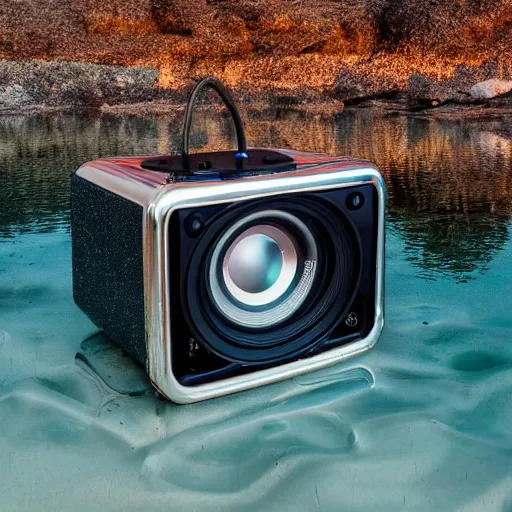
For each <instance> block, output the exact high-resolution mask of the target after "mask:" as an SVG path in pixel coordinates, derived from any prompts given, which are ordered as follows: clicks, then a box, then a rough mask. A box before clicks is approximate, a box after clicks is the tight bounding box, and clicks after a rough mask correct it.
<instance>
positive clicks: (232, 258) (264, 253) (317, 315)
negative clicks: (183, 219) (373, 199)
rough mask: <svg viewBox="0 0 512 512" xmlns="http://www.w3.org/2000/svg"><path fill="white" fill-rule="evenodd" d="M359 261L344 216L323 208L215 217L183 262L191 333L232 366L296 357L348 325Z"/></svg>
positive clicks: (249, 208)
mask: <svg viewBox="0 0 512 512" xmlns="http://www.w3.org/2000/svg"><path fill="white" fill-rule="evenodd" d="M360 254H361V251H360V240H359V238H358V237H357V235H356V234H355V231H354V229H353V227H352V226H351V224H350V221H349V219H348V218H347V217H346V216H345V215H344V214H343V213H342V212H341V211H340V210H339V209H338V208H335V207H333V206H332V205H331V203H329V202H327V201H322V200H319V199H316V198H312V197H310V196H300V198H299V197H293V198H282V199H279V200H270V199H269V200H261V201H257V202H254V203H252V204H249V205H235V206H233V207H232V208H229V209H227V210H226V211H224V212H222V213H219V214H218V215H217V216H215V217H213V218H212V220H211V221H210V223H209V225H208V227H207V228H206V230H205V232H204V233H203V235H202V236H201V237H200V238H199V240H198V242H197V245H196V246H195V249H194V251H193V253H192V257H191V259H190V260H189V265H188V273H187V277H186V279H187V286H186V294H185V295H184V296H183V299H184V303H185V304H186V305H187V307H186V309H185V310H184V311H185V312H186V315H187V317H188V319H189V321H188V323H189V328H190V330H191V331H192V333H193V334H194V336H195V338H196V339H197V341H198V342H199V343H201V344H202V345H204V346H205V348H207V349H208V350H209V351H211V352H213V353H215V354H217V355H219V356H220V357H222V358H224V359H226V360H228V361H233V362H237V363H241V364H244V365H258V364H260V365H261V364H270V363H273V362H276V361H280V360H283V359H286V358H296V357H298V354H300V353H302V352H305V351H308V350H311V349H312V348H313V347H314V346H315V345H316V344H318V343H321V342H322V341H323V340H324V339H325V337H326V336H328V334H329V332H331V331H332V330H333V329H334V328H335V326H336V325H337V324H338V323H339V322H341V321H343V320H344V317H345V315H346V313H347V310H348V308H349V307H350V305H351V302H352V300H353V298H354V293H355V290H356V289H357V282H358V281H359V277H360V273H361V259H360Z"/></svg>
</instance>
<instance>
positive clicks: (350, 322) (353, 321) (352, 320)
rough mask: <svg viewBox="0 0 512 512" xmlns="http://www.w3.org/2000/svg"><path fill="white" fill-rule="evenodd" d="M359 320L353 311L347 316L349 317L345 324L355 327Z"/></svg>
mask: <svg viewBox="0 0 512 512" xmlns="http://www.w3.org/2000/svg"><path fill="white" fill-rule="evenodd" d="M358 322H359V319H358V318H357V315H356V314H355V313H354V312H353V311H352V312H351V313H349V315H348V316H347V319H346V320H345V325H347V326H348V327H355V326H356V325H357V324H358Z"/></svg>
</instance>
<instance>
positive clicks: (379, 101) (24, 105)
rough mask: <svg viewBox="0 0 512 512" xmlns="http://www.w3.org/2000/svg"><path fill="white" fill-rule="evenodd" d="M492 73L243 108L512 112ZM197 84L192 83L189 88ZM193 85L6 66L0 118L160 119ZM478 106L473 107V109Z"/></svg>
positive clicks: (354, 87) (93, 68) (133, 73)
mask: <svg viewBox="0 0 512 512" xmlns="http://www.w3.org/2000/svg"><path fill="white" fill-rule="evenodd" d="M492 75H493V73H492V69H491V70H490V71H489V70H488V71H487V72H486V71H485V70H482V69H481V68H475V69H473V70H471V69H468V67H464V68H462V66H461V69H460V70H458V72H457V73H456V74H455V76H454V77H453V78H451V79H449V80H435V79H433V78H430V77H425V76H423V75H420V74H413V75H412V76H411V77H410V78H409V80H408V83H407V85H406V87H404V88H399V87H394V88H389V87H387V86H386V84H382V86H381V87H378V85H377V84H376V83H373V82H372V81H371V79H370V78H368V76H364V75H362V74H361V75H357V74H356V75H354V74H350V73H346V74H340V77H339V79H338V81H337V83H336V84H335V86H334V88H333V89H332V90H325V89H322V90H318V89H316V90H315V89H314V88H304V87H301V88H297V89H295V90H293V89H292V90H283V89H279V88H276V89H274V90H268V89H265V90H262V91H248V90H247V89H244V88H240V89H238V90H237V89H236V88H235V92H236V95H237V98H238V99H239V101H240V102H241V103H246V104H251V105H253V106H254V104H255V103H256V104H260V105H261V106H262V107H263V108H265V107H273V106H275V107H294V108H306V109H307V108H310V109H315V108H318V109H323V108H325V107H326V106H327V105H335V106H336V108H337V109H339V110H341V109H342V108H343V106H344V105H345V106H354V105H361V106H369V105H370V106H377V105H378V106H381V107H386V108H387V109H388V110H397V111H411V112H422V113H430V114H434V115H435V114H439V113H443V112H444V113H445V112H454V111H463V112H467V111H468V110H471V111H474V110H475V109H478V110H481V109H482V108H484V109H485V108H487V109H489V108H500V109H508V108H512V81H509V80H500V79H494V78H488V77H489V76H492ZM192 83H193V80H192V79H191V80H190V84H192ZM187 90H188V87H181V88H179V89H172V88H168V87H167V88H166V87H162V86H161V85H160V77H159V70H157V69H155V68H150V67H123V66H109V65H100V64H91V63H84V62H45V61H39V60H34V61H23V62H13V61H6V60H1V61H0V114H14V113H19V112H27V111H48V110H63V109H76V108H79V109H93V110H101V111H105V112H109V113H124V114H130V113H158V112H163V113H165V112H167V111H168V110H169V109H174V108H177V107H179V106H181V105H183V103H184V102H185V99H186V92H187ZM470 107H473V108H470Z"/></svg>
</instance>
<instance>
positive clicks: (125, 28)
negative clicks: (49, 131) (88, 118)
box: [0, 0, 512, 113]
mask: <svg viewBox="0 0 512 512" xmlns="http://www.w3.org/2000/svg"><path fill="white" fill-rule="evenodd" d="M511 27H512V0H492V1H491V0H478V2H476V1H475V2H467V1H466V0H432V1H431V2H424V1H423V0H197V1H194V2H190V1H188V0H111V1H110V2H108V3H105V2H100V1H99V0H41V1H40V2H34V0H3V1H2V2H0V113H10V112H13V111H14V112H17V111H20V110H30V109H32V110H33V109H38V110H39V109H55V108H77V107H80V108H94V109H101V108H103V109H112V108H114V107H115V108H121V107H122V109H124V111H126V112H127V111H129V110H130V108H133V109H139V108H142V105H145V107H144V108H146V109H149V110H151V109H152V108H153V107H154V106H155V105H158V109H159V108H171V107H170V105H179V104H182V103H183V101H184V99H185V97H186V92H187V90H188V88H189V87H190V86H191V84H192V83H193V81H194V80H196V79H198V78H201V77H204V76H207V75H214V76H217V77H218V78H220V79H221V80H222V81H223V82H224V83H226V84H227V85H228V86H229V87H230V88H231V89H233V90H234V91H235V93H236V96H237V98H238V99H239V101H242V102H244V101H245V102H248V103H251V104H253V103H254V102H263V103H266V104H269V105H287V106H290V105H292V106H295V107H304V106H306V107H307V106H308V105H309V106H310V105H316V104H320V103H326V102H327V103H330V102H331V103H332V102H343V103H344V104H345V105H346V106H349V105H355V104H361V103H368V102H375V101H379V102H384V103H386V102H387V104H390V102H391V103H393V102H394V103H396V105H397V108H400V109H406V110H410V111H429V112H430V111H437V110H438V109H439V108H441V109H445V108H446V107H447V106H449V107H450V108H453V106H454V105H455V106H464V108H465V107H466V106H467V105H471V106H477V107H481V106H482V105H487V104H489V105H490V106H491V107H495V106H499V107H500V108H502V107H508V106H510V104H511V102H512V100H511V94H512V92H511V90H512V29H511ZM496 98H497V99H496ZM130 105H131V106H132V107H130ZM457 108H459V107H457ZM158 109H155V110H158Z"/></svg>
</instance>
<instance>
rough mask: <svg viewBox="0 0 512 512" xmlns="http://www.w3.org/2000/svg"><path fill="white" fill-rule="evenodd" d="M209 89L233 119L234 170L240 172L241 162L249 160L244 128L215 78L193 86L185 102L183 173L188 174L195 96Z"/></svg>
mask: <svg viewBox="0 0 512 512" xmlns="http://www.w3.org/2000/svg"><path fill="white" fill-rule="evenodd" d="M204 88H209V89H213V90H214V91H215V92H216V93H217V94H218V95H219V96H220V98H221V99H222V101H223V102H224V105H226V107H227V109H228V110H229V113H230V114H231V118H232V119H233V123H234V125H235V131H236V140H237V145H238V149H237V153H236V154H235V160H236V168H237V169H238V170H241V169H242V168H243V162H244V160H245V159H246V158H249V157H248V155H247V143H246V140H245V132H244V127H243V125H242V120H241V118H240V114H239V113H238V109H237V108H236V106H235V103H234V100H233V98H232V97H231V94H230V93H229V91H228V90H227V89H226V87H225V86H224V85H223V84H222V83H221V82H220V81H219V80H217V79H216V78H214V77H208V78H203V79H202V80H200V81H199V82H197V83H196V85H194V88H193V89H192V92H191V93H190V96H189V98H188V101H187V108H186V111H185V122H184V124H183V137H182V147H181V159H182V168H183V171H184V172H185V173H189V172H190V159H189V139H190V128H191V125H192V114H193V113H194V108H195V106H196V102H197V96H198V94H199V92H200V91H201V90H202V89H204Z"/></svg>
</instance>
